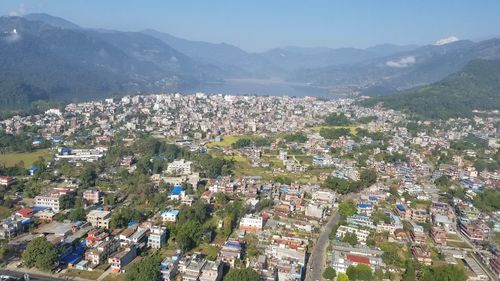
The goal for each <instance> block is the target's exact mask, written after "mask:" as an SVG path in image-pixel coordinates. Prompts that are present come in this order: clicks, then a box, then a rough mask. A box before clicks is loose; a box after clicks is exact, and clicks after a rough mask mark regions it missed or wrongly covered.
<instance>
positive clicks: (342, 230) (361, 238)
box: [336, 225, 370, 244]
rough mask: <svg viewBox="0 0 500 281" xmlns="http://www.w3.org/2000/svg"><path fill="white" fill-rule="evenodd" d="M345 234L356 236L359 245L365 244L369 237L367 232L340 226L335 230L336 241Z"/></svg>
mask: <svg viewBox="0 0 500 281" xmlns="http://www.w3.org/2000/svg"><path fill="white" fill-rule="evenodd" d="M347 233H351V234H354V235H356V237H357V239H358V242H359V243H361V244H364V243H365V242H366V239H367V238H368V235H370V232H369V231H366V230H362V229H359V228H357V227H353V226H346V225H341V226H340V227H339V228H338V229H337V234H336V236H337V239H342V238H343V237H344V235H346V234H347Z"/></svg>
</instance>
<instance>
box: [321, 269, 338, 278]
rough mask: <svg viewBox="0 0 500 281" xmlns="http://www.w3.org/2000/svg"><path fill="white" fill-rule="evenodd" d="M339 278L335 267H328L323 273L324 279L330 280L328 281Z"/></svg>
mask: <svg viewBox="0 0 500 281" xmlns="http://www.w3.org/2000/svg"><path fill="white" fill-rule="evenodd" d="M336 276H337V272H336V271H335V269H333V267H331V266H328V267H327V268H325V271H323V278H325V279H328V280H333V279H334V278H335V277H336Z"/></svg>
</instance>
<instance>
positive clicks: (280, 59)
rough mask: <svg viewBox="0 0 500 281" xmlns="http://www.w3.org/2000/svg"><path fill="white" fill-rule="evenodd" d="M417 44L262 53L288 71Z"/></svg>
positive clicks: (383, 53)
mask: <svg viewBox="0 0 500 281" xmlns="http://www.w3.org/2000/svg"><path fill="white" fill-rule="evenodd" d="M414 48H416V46H410V45H409V46H397V45H391V44H385V45H378V46H374V47H370V48H367V49H356V48H338V49H332V48H302V47H294V46H292V47H285V48H276V49H272V50H269V51H267V52H264V53H261V56H262V57H264V58H265V59H266V60H268V61H269V62H271V63H273V64H275V65H277V66H279V67H280V68H282V69H284V70H286V71H290V72H292V71H296V70H298V69H303V68H321V67H327V66H333V65H346V64H354V63H360V62H363V61H366V60H370V59H374V58H378V57H382V56H387V55H392V54H395V53H398V52H402V51H409V50H412V49H414Z"/></svg>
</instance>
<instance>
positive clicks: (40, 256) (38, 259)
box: [22, 237, 57, 271]
mask: <svg viewBox="0 0 500 281" xmlns="http://www.w3.org/2000/svg"><path fill="white" fill-rule="evenodd" d="M22 259H23V264H24V265H25V266H27V267H29V268H31V267H36V268H38V269H40V270H43V271H50V270H52V269H53V268H54V266H55V263H56V261H57V250H56V248H55V247H54V245H52V243H50V242H49V241H47V239H45V237H37V238H35V239H33V240H31V241H30V242H29V243H28V246H26V250H25V251H24V252H23V255H22Z"/></svg>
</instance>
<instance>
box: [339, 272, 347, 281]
mask: <svg viewBox="0 0 500 281" xmlns="http://www.w3.org/2000/svg"><path fill="white" fill-rule="evenodd" d="M337 281H349V277H348V276H347V274H345V273H339V277H337Z"/></svg>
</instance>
